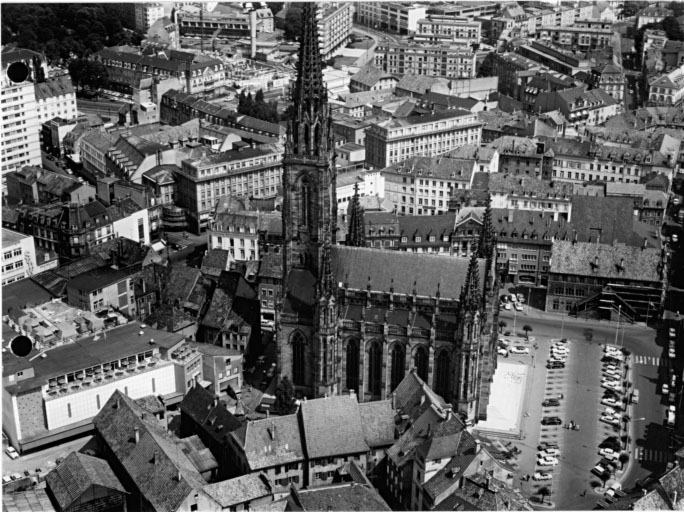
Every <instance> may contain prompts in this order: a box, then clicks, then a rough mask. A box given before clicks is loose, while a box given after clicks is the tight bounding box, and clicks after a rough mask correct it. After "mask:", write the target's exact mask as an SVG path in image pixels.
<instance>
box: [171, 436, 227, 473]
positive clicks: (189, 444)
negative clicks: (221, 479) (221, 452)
mask: <svg viewBox="0 0 684 512" xmlns="http://www.w3.org/2000/svg"><path fill="white" fill-rule="evenodd" d="M179 445H180V446H181V450H183V453H184V454H185V455H186V457H187V458H188V459H190V462H192V464H193V466H195V469H197V471H199V472H200V473H205V474H206V473H209V472H211V471H213V470H215V469H218V467H219V466H218V462H216V458H215V457H214V455H213V454H212V453H211V450H209V448H207V447H206V446H205V445H204V443H203V442H202V440H201V439H200V438H199V436H198V435H193V436H189V437H184V438H183V439H181V440H180V441H179Z"/></svg>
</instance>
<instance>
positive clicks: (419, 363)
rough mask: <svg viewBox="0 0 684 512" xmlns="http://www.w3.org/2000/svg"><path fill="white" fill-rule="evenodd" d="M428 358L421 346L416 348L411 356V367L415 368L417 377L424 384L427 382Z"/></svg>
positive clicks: (426, 352)
mask: <svg viewBox="0 0 684 512" xmlns="http://www.w3.org/2000/svg"><path fill="white" fill-rule="evenodd" d="M428 357H429V356H428V351H427V350H426V349H425V347H423V346H422V345H419V346H418V348H416V352H415V354H414V356H413V365H414V366H415V367H416V372H417V373H418V377H420V378H421V379H423V380H424V381H425V382H427V380H428Z"/></svg>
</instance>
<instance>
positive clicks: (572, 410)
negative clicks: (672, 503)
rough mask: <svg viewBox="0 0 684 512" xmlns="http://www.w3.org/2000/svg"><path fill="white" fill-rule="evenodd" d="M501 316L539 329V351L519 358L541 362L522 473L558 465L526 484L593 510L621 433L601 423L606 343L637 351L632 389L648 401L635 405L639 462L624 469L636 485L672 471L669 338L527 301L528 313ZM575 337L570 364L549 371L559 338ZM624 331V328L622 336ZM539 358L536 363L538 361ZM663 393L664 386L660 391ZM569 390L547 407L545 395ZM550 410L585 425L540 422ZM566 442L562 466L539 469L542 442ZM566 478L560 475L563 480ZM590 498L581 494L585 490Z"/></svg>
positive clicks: (626, 479) (532, 390)
mask: <svg viewBox="0 0 684 512" xmlns="http://www.w3.org/2000/svg"><path fill="white" fill-rule="evenodd" d="M500 316H501V319H502V320H504V321H505V322H506V324H507V327H505V328H504V331H506V330H513V326H514V324H515V331H518V332H520V333H521V331H522V326H523V325H529V326H530V327H532V331H531V332H530V334H531V335H533V336H534V338H535V340H536V344H537V346H538V349H537V350H536V353H535V355H534V356H533V355H530V356H515V357H516V358H522V359H524V361H523V362H526V363H527V364H534V368H533V369H532V370H533V371H532V374H531V375H532V378H531V381H530V384H529V387H528V390H527V397H526V400H527V401H528V402H527V404H526V407H527V409H526V411H527V414H529V416H528V417H526V418H525V421H526V425H525V427H524V432H525V438H524V439H523V440H522V442H514V444H516V445H519V448H520V449H521V450H522V454H521V455H520V457H519V460H518V464H519V466H520V474H521V475H525V474H530V475H532V474H534V471H539V470H544V471H552V472H553V473H554V478H553V480H552V481H551V482H539V483H537V482H532V481H531V480H530V481H529V482H525V483H524V484H523V488H524V489H525V490H526V491H528V492H529V493H530V494H531V495H533V494H534V493H535V492H536V491H537V490H538V489H539V488H541V487H543V486H548V487H549V488H551V489H552V490H553V494H552V496H551V497H550V499H551V501H552V502H553V503H554V505H555V506H556V507H557V508H569V509H578V508H579V509H587V508H593V505H594V504H595V503H596V501H597V499H598V495H597V494H596V493H594V492H592V483H593V486H596V485H598V483H599V480H598V478H597V477H594V476H593V475H592V474H591V473H590V470H591V468H592V467H593V466H594V465H595V464H596V463H597V462H598V461H599V459H600V456H599V455H598V444H599V443H600V442H601V441H603V440H604V439H605V438H606V437H609V436H614V435H616V433H615V431H614V429H613V427H612V426H610V425H607V424H605V423H601V422H599V421H598V418H599V416H600V412H601V411H602V410H603V409H604V408H605V406H602V405H600V400H601V396H602V395H603V389H602V388H601V387H600V380H601V358H602V356H603V352H602V351H603V347H604V346H605V344H611V345H614V344H615V342H616V339H617V345H618V346H623V347H624V348H626V349H627V350H629V351H630V352H631V354H632V356H631V362H632V365H633V366H632V379H631V380H632V384H633V388H632V389H639V390H640V394H641V400H640V401H639V403H638V404H636V405H634V406H632V411H631V417H632V418H634V421H633V422H632V432H633V433H632V436H631V437H632V446H631V448H630V449H631V452H632V455H636V457H635V458H634V460H633V461H632V462H631V463H630V464H629V465H628V466H627V468H626V473H625V474H624V475H622V478H621V480H622V484H623V486H624V487H629V486H631V485H633V484H634V483H635V482H636V481H637V480H639V479H642V478H644V477H645V476H647V475H649V474H650V473H652V472H654V471H659V470H663V469H665V466H666V463H667V462H668V461H669V460H671V458H672V455H671V453H670V450H669V448H668V431H667V430H666V429H665V428H664V415H665V403H664V401H663V397H662V396H661V395H660V394H659V391H660V386H661V385H662V382H664V379H665V377H666V375H667V371H668V369H669V368H670V367H671V366H672V363H671V360H670V359H667V358H663V347H664V344H663V343H662V342H656V331H655V330H654V329H651V328H647V327H645V326H644V325H643V324H637V325H627V326H626V327H625V328H623V326H620V327H619V331H617V329H618V326H617V325H616V324H615V323H607V322H597V321H585V320H577V319H575V318H569V317H567V316H559V315H556V314H549V313H545V312H543V311H540V310H538V309H535V308H529V311H528V307H527V305H525V307H524V311H523V312H517V313H515V314H514V310H502V311H501V313H500ZM561 331H562V337H563V338H568V339H569V341H568V343H567V346H568V348H569V349H570V356H569V358H568V363H567V365H566V368H565V369H558V370H547V369H546V368H545V362H546V358H547V356H548V354H549V346H550V345H551V340H552V339H554V338H555V339H559V338H560V337H561ZM616 331H617V332H618V335H617V338H616ZM533 360H534V363H533ZM657 391H658V392H657ZM559 394H563V395H564V397H565V398H564V399H563V400H561V403H560V406H559V407H555V408H554V407H552V408H542V407H541V402H542V401H543V400H544V399H545V398H549V397H552V396H558V395H559ZM542 416H559V417H560V418H561V419H562V421H563V424H565V423H568V422H569V421H570V420H574V421H575V422H576V423H577V424H578V425H580V428H581V430H580V431H579V432H577V431H573V430H566V429H564V428H563V427H562V426H542V425H540V421H541V417H542ZM544 441H554V442H558V444H559V445H560V449H561V458H560V464H559V465H558V466H555V468H554V469H549V468H540V467H536V468H535V459H536V452H537V445H538V444H539V442H544ZM559 477H560V478H559ZM585 489H586V490H587V493H586V495H585V496H581V493H582V492H583V491H584V490H585Z"/></svg>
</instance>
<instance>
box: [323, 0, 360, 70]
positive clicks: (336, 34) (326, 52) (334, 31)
mask: <svg viewBox="0 0 684 512" xmlns="http://www.w3.org/2000/svg"><path fill="white" fill-rule="evenodd" d="M356 5H357V4H355V3H353V2H330V3H327V4H322V8H319V12H318V33H319V35H320V37H321V53H322V54H323V59H324V60H327V59H329V58H331V57H332V56H333V55H334V54H335V52H336V51H337V49H338V48H340V47H343V46H344V45H345V44H347V42H348V41H349V38H350V37H351V29H352V22H353V20H354V9H355V6H356Z"/></svg>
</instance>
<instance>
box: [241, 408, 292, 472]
mask: <svg viewBox="0 0 684 512" xmlns="http://www.w3.org/2000/svg"><path fill="white" fill-rule="evenodd" d="M232 437H233V439H234V440H235V442H236V443H237V444H238V446H240V447H241V448H242V449H243V451H244V453H245V458H246V459H247V464H248V465H249V468H250V470H251V471H257V470H261V469H266V468H269V467H273V466H279V465H282V464H289V463H292V462H298V461H302V460H304V443H303V441H302V432H301V430H300V423H299V420H298V418H297V415H296V414H288V415H286V416H272V417H270V418H265V419H260V420H255V421H248V422H247V423H245V424H244V425H242V427H240V428H239V429H237V430H236V431H234V432H233V433H232Z"/></svg>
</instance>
